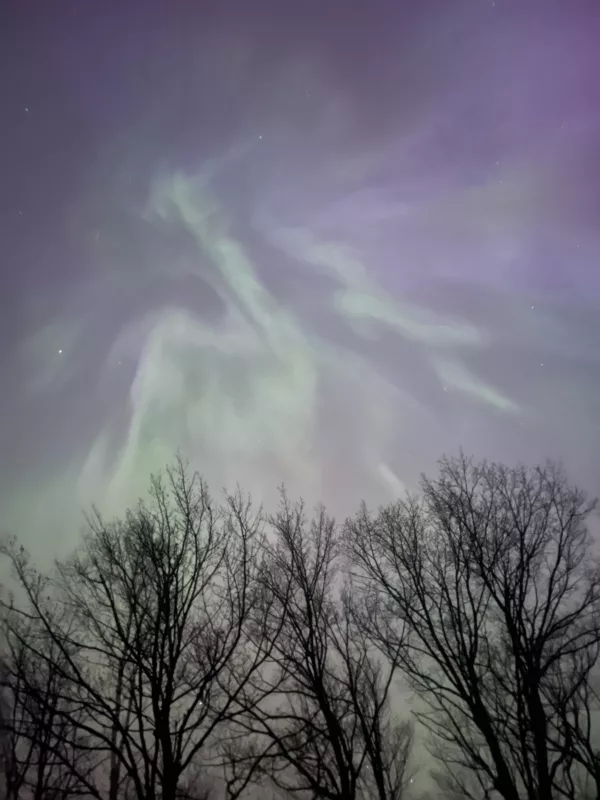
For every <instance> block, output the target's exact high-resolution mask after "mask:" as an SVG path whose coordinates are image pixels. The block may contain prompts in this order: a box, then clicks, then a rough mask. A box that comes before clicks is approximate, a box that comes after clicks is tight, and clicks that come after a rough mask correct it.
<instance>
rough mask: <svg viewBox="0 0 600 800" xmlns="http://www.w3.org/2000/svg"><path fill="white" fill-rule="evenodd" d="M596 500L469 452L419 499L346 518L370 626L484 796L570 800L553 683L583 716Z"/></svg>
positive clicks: (444, 465) (569, 744)
mask: <svg viewBox="0 0 600 800" xmlns="http://www.w3.org/2000/svg"><path fill="white" fill-rule="evenodd" d="M593 507H594V504H593V503H590V502H588V500H587V498H586V496H585V495H584V493H583V492H581V491H579V490H578V489H576V488H573V487H572V486H570V485H569V484H568V482H567V480H566V479H565V477H564V475H563V473H562V471H561V470H560V469H559V468H558V467H556V466H553V465H552V464H548V465H546V466H545V467H544V468H536V469H533V470H529V469H526V468H517V469H508V468H506V467H504V466H500V465H495V464H488V463H485V462H484V463H482V464H477V463H474V462H473V461H471V460H469V459H467V458H465V457H463V456H461V457H459V458H456V459H449V458H446V459H443V460H442V461H441V465H440V473H439V476H438V477H437V478H436V479H435V480H429V479H426V478H423V481H422V495H421V497H419V498H416V497H408V498H407V499H406V500H402V501H400V502H398V503H395V504H393V505H391V506H389V507H388V508H384V509H382V510H381V511H380V512H379V513H378V514H376V515H374V516H371V515H369V514H368V513H367V511H366V510H365V509H363V510H362V512H361V513H360V514H359V515H358V516H357V517H356V518H354V519H353V520H350V521H348V523H347V525H346V533H347V540H348V544H349V546H350V550H351V553H352V557H353V560H354V565H355V567H354V569H355V573H356V576H357V577H356V578H355V580H357V581H358V580H360V581H361V582H362V591H363V596H364V599H365V603H366V604H367V605H368V606H369V608H370V614H369V616H368V617H364V618H363V620H364V621H365V624H366V633H367V635H368V636H370V637H372V639H373V641H376V642H377V643H378V645H379V647H380V648H381V650H382V651H383V652H384V653H386V654H388V655H389V656H390V657H393V658H396V657H397V654H398V653H399V654H400V655H399V664H400V666H401V668H402V670H403V671H404V672H405V674H406V675H407V676H408V678H409V679H410V682H411V684H412V686H413V687H414V689H415V690H416V692H417V693H418V695H419V696H420V697H421V699H422V701H424V703H425V707H426V710H425V711H423V712H421V713H420V714H419V715H418V716H419V719H420V721H421V723H422V724H423V725H424V726H425V727H426V728H428V729H429V731H431V732H432V734H433V736H434V741H435V742H436V747H437V752H438V754H440V755H442V756H443V758H444V759H445V760H446V762H447V764H448V765H449V766H450V767H451V768H452V769H454V770H458V771H460V770H464V769H467V770H471V771H472V772H473V773H474V774H475V775H476V776H477V778H478V780H479V783H480V787H481V792H482V793H481V796H488V795H489V794H490V793H492V792H493V793H498V794H500V795H501V796H502V797H504V798H506V800H515V799H516V798H518V797H521V796H526V797H528V798H531V799H532V800H533V798H535V800H550V798H551V797H552V796H553V795H554V794H555V793H560V794H565V795H567V796H573V788H572V783H573V782H572V780H571V768H572V764H573V758H574V747H573V737H572V736H570V735H569V734H568V731H567V730H566V727H565V725H564V724H561V723H559V721H558V720H557V719H556V716H555V710H556V707H557V702H556V700H557V693H556V686H557V681H558V684H559V685H560V687H561V693H562V695H561V696H562V697H563V698H565V697H568V698H569V702H570V703H571V706H570V710H569V713H570V714H571V718H573V714H574V713H575V708H577V709H579V708H581V694H580V692H581V690H582V689H583V687H587V685H588V683H587V682H588V677H589V670H590V668H591V665H592V664H594V663H595V661H596V658H597V653H598V642H599V637H600V627H599V613H598V612H599V605H598V604H599V601H600V571H599V569H598V562H597V560H596V558H595V556H594V553H593V552H592V543H591V542H590V537H589V533H588V529H587V526H586V520H587V518H588V515H589V514H590V513H591V511H592V509H593ZM577 661H580V662H581V663H582V664H585V669H583V670H581V669H578V668H577V667H576V666H574V662H577ZM578 687H579V688H578ZM586 691H587V688H586ZM559 694H560V693H559ZM581 733H582V735H583V737H584V739H586V738H588V741H589V733H588V732H587V731H585V732H584V731H581Z"/></svg>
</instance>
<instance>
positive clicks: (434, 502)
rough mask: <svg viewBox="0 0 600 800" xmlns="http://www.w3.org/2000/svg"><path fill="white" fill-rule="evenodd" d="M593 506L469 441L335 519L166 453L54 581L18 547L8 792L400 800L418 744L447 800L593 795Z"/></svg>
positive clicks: (597, 764) (96, 524) (112, 798)
mask: <svg viewBox="0 0 600 800" xmlns="http://www.w3.org/2000/svg"><path fill="white" fill-rule="evenodd" d="M593 510H594V504H593V503H592V502H590V501H588V499H587V498H586V496H585V495H584V493H583V492H581V491H580V490H578V489H577V488H576V487H573V486H571V485H570V484H569V482H568V480H567V478H566V477H565V475H564V474H563V473H562V471H561V470H560V469H559V468H558V467H556V466H554V465H552V464H548V465H546V466H544V467H542V468H535V469H532V470H529V469H526V468H521V467H519V468H515V469H509V468H506V467H503V466H501V465H495V464H487V463H475V462H473V461H471V460H469V459H467V458H465V457H463V456H461V457H459V458H455V459H444V460H442V461H441V463H440V469H439V472H438V475H437V477H436V478H434V479H427V478H423V480H422V484H421V491H420V492H419V493H418V494H417V495H415V496H407V497H406V498H403V499H400V500H398V501H397V502H395V503H393V504H391V505H389V506H387V507H385V508H381V509H379V511H377V512H376V513H369V512H368V511H367V510H366V509H365V508H362V509H361V510H360V511H359V513H358V514H357V515H356V516H355V517H353V518H351V519H349V520H347V521H346V522H345V523H344V524H342V525H336V524H335V522H334V521H333V520H332V519H331V518H329V517H328V516H327V514H326V512H325V511H324V510H323V509H318V510H317V511H316V512H315V514H313V515H312V516H310V515H307V513H306V510H305V508H304V506H303V504H302V503H297V504H294V503H291V502H290V501H289V500H288V498H287V497H286V496H285V494H282V500H281V504H280V507H279V510H278V511H277V513H275V514H274V515H271V516H269V515H266V514H264V513H263V512H262V510H261V509H253V507H252V505H251V502H250V500H249V499H248V498H245V497H244V496H243V495H242V494H241V493H240V492H237V493H236V494H233V495H226V496H225V498H224V501H223V502H221V503H215V501H214V500H213V498H212V497H211V496H210V494H209V492H208V489H207V487H206V485H205V484H204V482H203V481H202V480H201V479H200V477H199V476H198V475H196V474H194V473H191V472H190V471H189V470H188V469H187V467H186V465H185V464H184V463H183V462H182V461H180V460H178V461H177V462H176V464H175V466H174V467H173V468H172V469H171V470H168V471H167V473H166V475H165V476H164V477H161V478H155V479H153V480H152V482H151V486H150V493H149V496H148V499H147V500H146V501H144V502H140V503H139V504H138V506H137V507H135V508H134V509H133V510H131V511H129V512H127V514H126V515H125V516H124V518H123V519H121V520H117V521H113V522H105V521H104V520H103V518H102V517H101V515H100V514H99V513H97V512H94V513H93V514H92V515H91V516H90V517H89V518H88V519H87V531H86V534H85V536H84V537H83V539H82V541H81V543H80V544H79V546H78V547H77V548H76V550H75V551H74V552H73V553H72V555H71V556H70V557H68V558H66V559H63V560H60V561H58V562H57V563H56V564H55V565H54V568H53V569H52V570H51V571H50V572H48V573H47V574H42V573H40V572H38V571H37V570H36V569H35V567H34V565H33V563H32V561H31V559H30V557H29V556H28V554H27V553H26V552H25V551H24V550H23V549H22V548H21V547H20V546H19V544H18V542H16V541H15V540H9V541H6V542H5V543H4V545H3V546H2V553H3V555H4V556H5V558H6V559H7V560H8V562H9V563H10V564H11V566H12V570H13V576H14V578H15V579H16V584H17V586H16V587H15V588H16V592H17V594H16V595H15V598H18V599H15V598H13V597H11V596H10V595H9V594H8V593H6V592H4V593H3V594H2V596H1V600H0V604H1V609H0V611H1V613H0V624H1V626H2V639H1V642H0V646H1V648H2V650H1V652H0V656H1V668H0V759H1V761H0V771H1V773H2V775H1V779H2V785H1V787H0V792H4V795H0V796H4V797H6V798H7V800H25V798H35V800H42V798H50V800H59V799H60V800H68V798H76V797H79V798H84V797H85V798H88V797H89V798H98V800H129V799H131V800H205V799H206V798H207V797H208V796H209V795H210V794H211V793H213V792H214V793H215V795H219V794H224V795H226V796H227V797H229V798H231V800H236V798H238V797H241V796H243V795H245V793H248V796H252V793H253V792H254V796H260V797H262V796H267V792H271V793H273V794H275V795H280V796H297V797H299V798H304V797H306V798H323V800H402V798H404V797H406V796H407V794H409V793H410V789H411V783H412V777H413V775H414V769H415V767H416V763H415V760H414V757H413V755H412V749H413V748H412V745H413V738H414V737H415V736H417V737H418V738H419V739H420V741H421V742H422V743H424V744H425V745H426V747H427V748H428V749H429V751H430V756H429V759H430V760H431V759H432V758H433V759H435V766H434V767H433V769H431V776H432V778H433V779H434V782H435V784H436V785H437V789H436V791H437V792H438V793H439V795H440V796H444V797H448V798H449V797H453V798H457V800H458V798H459V797H471V798H473V800H477V799H478V798H481V799H483V798H493V797H501V798H504V800H521V799H523V800H525V799H526V800H554V799H555V798H557V799H558V798H565V799H566V800H576V799H577V798H584V797H596V798H598V799H599V800H600V748H599V747H598V732H599V731H598V723H599V722H600V719H599V715H598V711H599V708H600V705H599V698H598V686H597V677H598V676H597V663H598V654H599V646H600V614H599V611H600V606H599V604H600V566H599V565H600V562H599V561H598V558H597V552H596V546H595V543H594V541H593V539H592V538H591V536H590V533H589V529H588V521H589V518H590V515H591V514H592V512H593ZM400 680H401V681H402V682H403V683H404V684H405V685H406V684H408V685H409V687H410V688H411V689H412V691H413V693H414V695H415V698H416V700H415V703H414V704H411V713H409V711H408V709H407V708H406V707H405V705H406V704H405V703H403V702H402V697H403V695H402V693H401V692H400V691H399V690H398V688H397V686H398V682H399V681H400ZM413 720H414V721H413ZM415 725H416V727H415Z"/></svg>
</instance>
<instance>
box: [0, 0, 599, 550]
mask: <svg viewBox="0 0 600 800" xmlns="http://www.w3.org/2000/svg"><path fill="white" fill-rule="evenodd" d="M6 5H7V6H8V5H10V6H11V8H10V9H8V8H7V9H5V10H4V11H3V12H2V14H3V15H4V17H5V18H6V20H5V24H3V26H2V32H1V33H0V37H1V39H0V43H1V47H0V62H1V69H0V75H1V77H0V85H1V86H2V97H3V106H2V116H3V123H2V158H3V164H4V165H3V172H2V174H3V180H2V185H1V187H0V194H1V198H2V206H1V207H2V217H1V226H2V227H1V231H2V242H3V247H2V250H3V268H2V286H1V292H2V293H1V300H0V302H1V315H2V330H3V348H2V363H1V365H0V366H1V373H0V374H1V375H2V386H3V388H2V402H3V411H2V418H1V423H0V437H1V446H2V455H3V458H2V471H1V473H0V480H1V484H0V489H1V497H2V501H3V507H4V509H5V521H4V523H3V524H4V525H5V526H8V527H10V528H11V529H14V530H15V531H17V532H19V533H21V534H22V535H23V536H24V537H25V539H26V541H29V542H30V543H32V542H33V541H34V540H36V539H38V538H40V537H46V539H47V541H46V545H45V546H46V547H49V548H50V549H52V548H53V547H60V546H61V545H62V543H63V542H64V541H65V538H68V537H69V536H70V535H71V534H70V533H69V532H70V531H71V530H72V529H73V526H75V525H76V524H77V522H76V521H77V520H78V519H79V516H78V515H79V514H80V509H81V508H82V507H84V506H87V505H88V504H89V503H90V502H97V503H99V504H100V506H101V507H102V508H105V509H109V510H113V509H117V508H120V507H121V506H122V504H123V503H125V502H130V501H131V500H132V499H133V498H135V497H136V496H137V494H138V493H140V492H141V491H142V490H143V488H144V487H145V485H146V483H147V478H148V474H149V472H150V471H151V470H154V469H157V468H160V467H162V466H163V465H164V464H165V463H166V462H168V461H169V460H170V459H171V458H172V456H173V454H174V453H175V450H176V449H177V448H180V449H181V451H182V453H183V454H184V455H186V456H187V457H188V458H189V459H190V460H191V461H192V462H193V463H194V464H195V465H197V466H198V468H199V469H200V470H201V471H202V472H203V474H204V475H205V477H206V478H207V479H208V481H209V483H210V484H211V486H213V488H215V489H217V490H218V488H219V487H220V486H223V485H228V486H231V485H232V484H234V483H235V482H239V483H240V484H241V485H242V486H243V487H244V488H245V489H247V490H249V491H252V492H253V494H255V495H257V496H258V497H260V498H264V499H266V500H269V499H270V498H271V497H272V496H273V493H274V492H275V490H276V488H277V486H278V485H279V484H281V483H282V482H285V483H286V485H287V486H288V487H289V489H290V491H291V492H292V493H293V494H299V493H302V494H303V495H304V496H305V497H307V499H310V500H313V499H314V500H323V501H324V502H326V503H327V504H328V505H329V506H330V507H331V508H332V509H333V510H334V511H336V512H338V513H346V512H349V511H352V510H353V509H354V508H355V507H356V505H357V503H358V501H359V500H360V499H362V498H365V499H367V500H368V501H369V502H371V503H376V502H380V501H383V500H386V499H388V498H389V497H390V496H392V495H393V494H394V493H396V492H397V491H398V489H399V488H400V487H402V486H409V487H410V486H412V485H413V483H414V480H415V477H416V476H417V474H418V473H419V471H420V470H422V469H429V468H431V467H432V466H433V464H434V461H435V459H436V458H437V457H438V456H439V455H440V454H441V453H442V452H443V451H449V452H455V451H456V450H457V449H458V448H459V447H461V446H462V447H463V448H464V449H465V450H466V451H468V452H474V453H476V454H477V455H484V456H490V457H492V458H500V459H505V460H508V461H515V460H517V459H524V460H526V461H535V460H538V459H542V458H544V457H546V456H550V457H558V458H562V459H564V460H565V463H566V465H567V467H568V469H569V470H570V472H571V474H572V475H573V477H574V478H575V479H576V480H579V481H581V482H582V483H583V484H584V485H586V486H588V487H589V488H590V489H591V490H592V491H596V490H597V481H598V476H599V475H600V447H599V445H600V424H598V420H599V419H600V399H599V398H600V314H599V309H600V82H599V81H598V80H597V76H598V75H599V74H600V52H598V47H597V42H598V41H599V40H600V38H599V35H600V13H599V9H598V7H597V4H595V3H591V2H581V3H580V2H577V0H575V2H572V3H571V2H569V3H558V2H550V0H548V2H539V3H538V2H533V3H530V4H518V3H511V2H502V0H495V2H493V1H492V0H490V2H487V0H481V1H480V2H476V1H475V0H472V2H456V3H453V2H449V3H432V2H431V3H430V2H423V3H420V2H419V3H408V2H406V3H404V2H398V3H394V2H391V0H390V1H389V2H379V1H378V2H365V3H355V4H350V6H349V4H348V3H342V2H338V0H332V2H326V0H322V2H320V3H313V2H307V3H291V2H290V3H286V2H283V3H281V2H275V0H271V2H266V0H264V1H262V0H260V1H257V2H246V3H243V2H231V3H228V2H222V3H212V2H207V3H204V2H202V3H200V2H197V3H193V2H187V3H179V2H173V3H167V2H165V3H159V2H147V3H142V2H140V3H137V2H132V3H130V4H129V3H124V4H121V5H119V4H111V3H99V2H92V1H91V0H89V1H88V2H84V3H80V2H70V3H66V2H65V3H63V2H57V3H37V4H36V3H32V2H28V3H24V4H16V3H15V4H6Z"/></svg>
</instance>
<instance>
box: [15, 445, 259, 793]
mask: <svg viewBox="0 0 600 800" xmlns="http://www.w3.org/2000/svg"><path fill="white" fill-rule="evenodd" d="M88 523H89V530H88V532H87V534H86V536H85V538H84V541H83V543H82V545H81V547H80V548H79V549H78V550H77V551H76V552H75V554H74V555H73V556H72V557H71V558H69V559H67V560H66V561H62V562H58V563H57V564H56V569H55V571H54V573H53V574H52V575H51V576H50V577H48V578H43V577H41V576H40V575H39V574H38V573H36V572H35V570H34V569H33V568H32V567H31V565H30V562H29V559H28V557H27V554H26V553H24V551H23V550H22V549H20V548H18V547H17V546H16V544H15V543H14V542H13V543H12V544H9V545H8V546H6V547H5V548H4V550H5V553H6V554H7V555H8V556H9V557H10V559H11V561H12V564H13V567H14V572H15V574H16V577H17V578H18V579H19V582H20V584H21V587H22V588H23V589H24V590H25V594H26V597H27V604H26V605H25V606H19V607H17V606H12V607H10V608H9V607H8V605H6V604H5V610H6V612H7V613H6V614H5V619H6V621H7V625H8V627H9V630H10V633H11V634H12V635H13V636H14V637H17V638H19V629H20V627H21V626H22V624H23V620H25V619H32V620H34V621H35V624H36V626H37V627H38V628H39V629H41V630H42V631H43V634H44V637H45V641H47V642H50V644H51V647H50V648H48V647H47V646H46V645H45V644H43V643H41V642H39V641H38V640H36V639H34V638H31V637H25V636H20V639H19V640H20V643H21V645H22V647H23V648H24V651H25V652H26V653H27V657H28V658H30V659H35V660H36V662H37V663H40V664H44V665H46V667H47V668H48V669H53V670H55V671H56V673H57V674H58V676H59V677H60V680H61V684H62V685H63V686H64V688H63V689H62V691H63V693H64V695H65V696H66V695H67V694H68V697H69V699H70V704H67V705H66V706H64V707H63V706H59V708H58V709H57V715H58V718H59V720H60V722H61V724H62V723H64V724H66V725H69V726H73V725H74V726H76V728H77V730H78V731H79V733H80V735H81V736H85V737H86V739H87V741H88V747H89V748H90V750H92V751H93V752H94V753H95V755H96V757H97V758H98V759H99V761H100V762H101V763H102V764H104V765H106V766H107V767H108V771H109V778H108V783H109V798H110V800H115V799H116V797H117V796H119V795H120V794H122V793H123V792H125V789H126V790H127V794H128V795H130V796H132V797H136V798H138V800H142V798H143V800H159V798H160V800H175V798H176V797H178V796H179V795H180V793H181V791H183V787H184V785H188V786H189V785H190V781H189V775H190V774H191V773H192V772H194V771H195V770H197V767H198V764H199V763H201V764H202V765H203V766H206V764H207V763H210V761H211V754H213V753H214V751H215V748H216V747H217V746H218V743H219V737H220V735H221V734H222V733H223V732H224V730H225V729H226V726H227V723H228V722H229V720H230V718H231V717H232V716H233V715H234V714H235V709H236V702H237V700H236V698H237V695H238V694H239V693H240V692H241V691H242V689H243V687H244V686H245V685H246V684H247V683H249V681H250V678H251V677H252V675H253V674H254V673H255V672H256V671H257V670H258V668H259V667H260V665H261V663H262V661H263V660H264V657H265V654H264V653H263V652H262V650H261V648H260V643H259V642H257V643H256V645H255V644H254V643H253V642H251V641H249V640H248V639H247V637H246V636H245V632H244V626H245V623H246V621H247V619H248V618H249V615H250V614H251V613H252V614H253V615H254V616H255V617H256V608H257V599H258V594H257V583H256V581H257V574H256V571H257V564H258V561H257V553H258V551H259V549H260V547H261V542H262V536H263V534H262V526H261V518H260V515H259V514H255V513H253V511H252V508H251V505H250V502H249V501H247V500H245V499H244V498H243V497H242V496H241V494H240V493H238V494H236V495H234V496H228V497H227V499H226V503H225V504H224V505H223V506H222V507H221V508H216V507H215V506H214V504H213V501H212V499H211V497H210V495H209V493H208V490H207V487H206V485H205V484H204V483H203V481H201V480H200V478H199V477H198V476H197V475H195V474H193V475H191V476H190V474H189V473H188V470H187V467H186V465H185V464H184V463H183V462H182V461H181V460H179V461H178V462H177V463H176V465H175V467H174V468H173V469H170V470H169V471H168V473H167V477H166V480H164V479H162V478H155V479H153V480H152V483H151V490H150V500H149V501H148V502H141V503H140V504H139V505H138V507H137V508H136V509H135V510H133V511H130V512H128V513H127V514H126V516H125V518H124V519H123V520H121V521H117V522H114V523H110V524H105V523H104V521H103V520H102V518H101V516H100V515H99V514H97V513H95V514H94V515H93V516H92V517H90V518H89V520H88ZM249 696H250V692H249V691H246V692H245V702H246V703H248V697H249ZM73 707H76V708H77V709H79V710H80V712H81V713H80V714H78V715H77V717H76V716H75V714H74V712H73V710H72V709H73ZM56 730H58V731H60V730H61V728H60V726H58V727H57V728H56V729H55V735H58V734H56ZM64 742H65V744H68V741H67V740H66V739H65V740H64ZM200 753H202V761H201V762H199V761H198V757H199V754H200ZM89 790H90V792H91V793H95V794H96V796H99V790H98V789H97V788H95V787H94V786H90V787H89Z"/></svg>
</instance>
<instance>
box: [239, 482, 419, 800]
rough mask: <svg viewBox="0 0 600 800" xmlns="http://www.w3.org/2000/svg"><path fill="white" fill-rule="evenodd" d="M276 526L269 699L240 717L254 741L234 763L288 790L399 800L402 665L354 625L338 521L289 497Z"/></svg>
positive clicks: (407, 731)
mask: <svg viewBox="0 0 600 800" xmlns="http://www.w3.org/2000/svg"><path fill="white" fill-rule="evenodd" d="M271 527H272V533H273V535H272V536H271V537H270V541H269V542H268V543H267V545H266V552H265V556H264V558H263V560H262V564H261V584H262V590H263V600H264V602H265V604H266V609H267V613H263V614H261V617H260V626H257V627H256V636H257V638H258V640H259V641H262V640H264V639H266V640H267V641H268V642H269V645H270V653H271V657H270V662H269V664H268V668H267V669H265V670H263V672H262V673H261V691H262V692H263V694H264V698H265V702H263V703H261V704H260V705H259V704H256V703H252V704H251V706H250V708H249V710H248V713H247V714H246V715H245V718H244V719H243V720H239V721H238V725H239V728H240V729H241V730H240V739H241V738H242V737H247V736H248V734H251V735H252V737H253V739H252V746H251V748H250V750H248V748H246V749H244V748H243V747H241V746H240V740H238V741H237V742H236V743H235V747H232V748H231V750H230V753H229V755H230V762H231V764H232V766H233V767H236V766H237V767H238V768H240V771H239V772H238V773H237V774H241V775H244V774H245V773H244V771H243V767H244V766H246V768H247V769H249V770H252V771H255V772H256V773H257V774H259V775H263V776H268V778H269V779H270V781H272V782H273V783H274V784H275V785H276V786H277V787H278V788H279V789H280V790H282V791H284V792H286V793H294V794H297V793H299V792H300V793H302V792H307V793H308V796H311V797H314V798H317V797H319V798H328V799H329V800H354V798H361V797H363V798H367V797H368V798H378V800H398V799H399V798H400V797H402V794H403V791H404V788H405V785H406V782H407V778H408V760H409V755H410V749H411V743H412V727H411V725H410V724H409V723H408V722H406V721H404V722H401V721H400V722H397V721H395V720H394V719H392V716H391V714H390V709H389V692H390V687H391V682H392V677H393V673H394V666H395V662H392V663H386V662H385V660H383V659H381V658H380V657H379V656H378V654H377V653H376V652H375V651H374V649H373V647H372V645H371V643H370V641H369V640H368V639H367V638H366V637H365V636H364V634H363V631H362V630H361V629H360V628H359V627H357V625H356V624H355V621H354V610H353V605H352V600H351V592H350V586H349V585H347V586H345V587H344V586H343V584H342V578H343V575H342V574H341V572H340V567H341V564H340V547H339V541H338V535H337V531H336V528H335V525H334V522H333V520H332V519H330V518H328V517H327V516H326V514H325V512H324V511H323V510H321V511H320V512H319V513H318V514H317V516H316V517H314V518H313V519H312V520H308V519H307V518H306V516H305V513H304V508H303V506H302V504H297V505H291V504H290V503H289V502H288V500H287V498H286V497H285V495H284V496H283V500H282V504H281V508H280V511H279V513H278V514H277V515H276V516H274V517H273V518H272V519H271ZM234 774H235V773H234ZM232 783H234V781H232Z"/></svg>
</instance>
